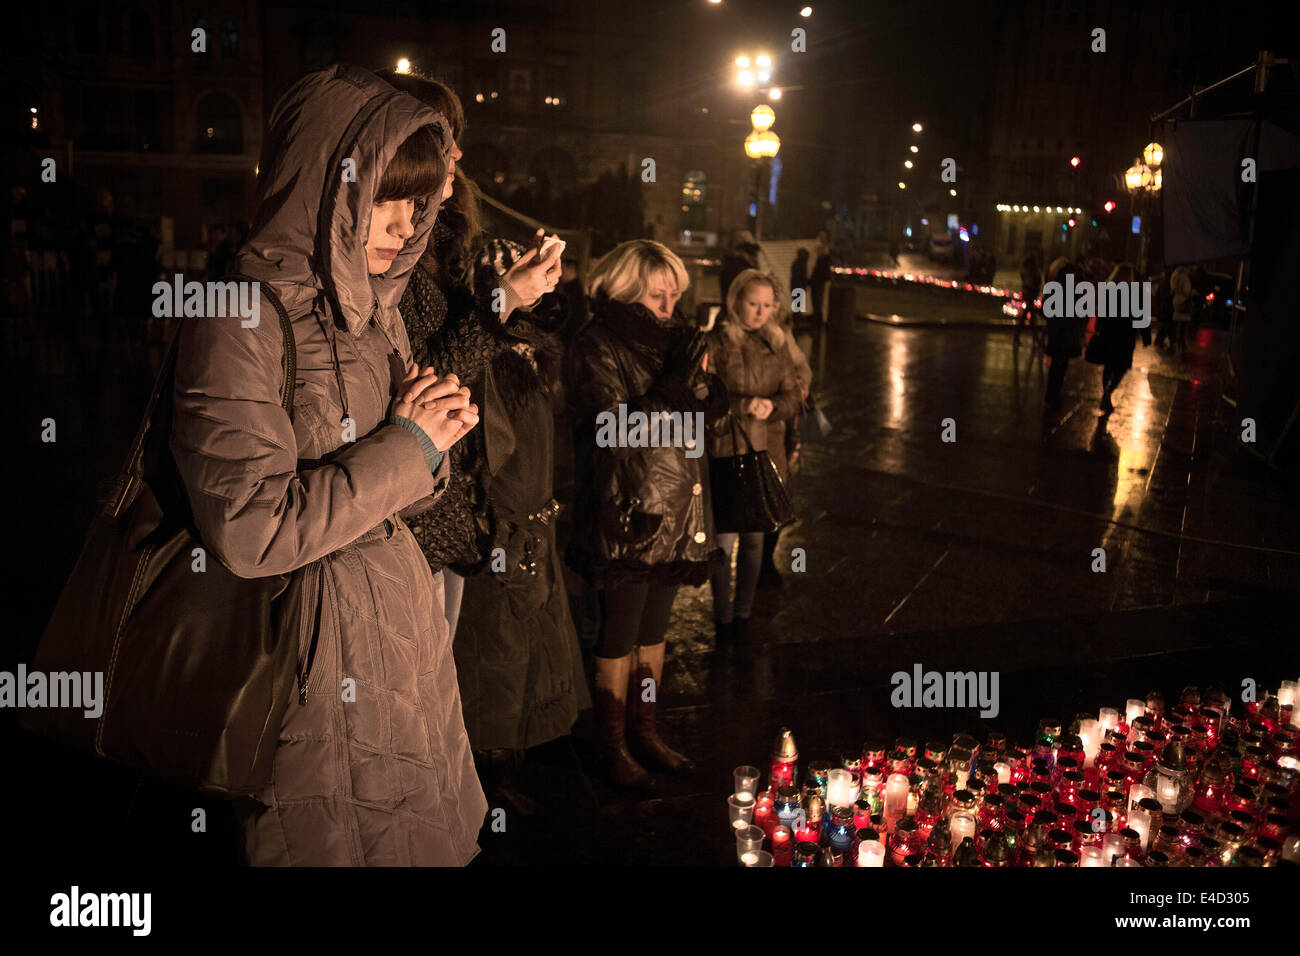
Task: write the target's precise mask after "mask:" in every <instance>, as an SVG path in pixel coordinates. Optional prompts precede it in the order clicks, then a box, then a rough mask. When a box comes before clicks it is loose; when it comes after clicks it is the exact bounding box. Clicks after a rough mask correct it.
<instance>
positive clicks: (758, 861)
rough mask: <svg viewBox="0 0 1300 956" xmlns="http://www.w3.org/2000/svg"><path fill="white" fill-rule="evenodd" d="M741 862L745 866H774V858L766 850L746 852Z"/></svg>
mask: <svg viewBox="0 0 1300 956" xmlns="http://www.w3.org/2000/svg"><path fill="white" fill-rule="evenodd" d="M740 862H741V863H743V864H744V865H745V866H774V865H775V863H774V858H773V856H772V854H771V853H768V852H767V851H766V850H758V851H756V852H753V853H746V854H745V855H744V856H742V857H741V858H740Z"/></svg>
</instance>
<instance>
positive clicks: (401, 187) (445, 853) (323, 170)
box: [171, 66, 487, 866]
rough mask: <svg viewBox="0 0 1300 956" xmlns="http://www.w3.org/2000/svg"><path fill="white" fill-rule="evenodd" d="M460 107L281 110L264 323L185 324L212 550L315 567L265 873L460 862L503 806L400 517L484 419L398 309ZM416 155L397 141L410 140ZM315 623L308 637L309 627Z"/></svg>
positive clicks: (180, 396)
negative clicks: (474, 742)
mask: <svg viewBox="0 0 1300 956" xmlns="http://www.w3.org/2000/svg"><path fill="white" fill-rule="evenodd" d="M445 128H446V121H445V119H444V117H443V116H442V115H441V114H439V113H436V112H434V111H433V110H431V109H429V108H428V107H426V106H424V105H423V104H421V103H420V102H419V101H417V100H416V99H414V98H413V97H411V96H408V95H407V94H405V93H399V92H398V91H396V90H394V89H393V88H392V87H390V86H389V85H388V84H386V83H384V82H383V81H381V80H379V79H378V78H377V77H375V76H374V75H373V74H371V73H369V72H367V71H364V70H361V69H359V68H355V67H347V66H337V67H332V68H329V69H326V70H322V71H320V72H318V73H313V74H310V75H308V76H307V77H305V78H303V79H302V80H300V81H299V82H298V83H296V84H294V86H292V87H291V88H290V89H289V91H288V92H287V93H285V95H284V96H283V97H282V98H281V99H280V101H279V103H277V104H276V107H275V109H274V111H273V112H272V115H271V126H270V130H269V132H268V135H267V140H266V144H265V147H264V149H263V152H262V159H261V166H260V175H259V181H258V202H259V205H258V212H257V219H256V222H255V224H254V226H253V229H252V234H251V236H250V238H249V241H248V242H247V243H246V244H245V245H244V247H243V248H242V249H241V250H240V252H239V254H238V257H237V261H236V267H237V270H238V271H239V272H241V273H243V274H245V275H247V276H249V277H250V278H252V279H254V280H257V281H258V282H259V283H260V284H261V286H262V288H263V289H265V288H268V287H269V288H270V289H272V290H274V292H275V293H276V294H277V295H278V296H279V298H280V299H281V300H282V302H283V303H284V306H285V308H286V310H287V312H288V314H289V318H290V322H291V326H292V331H293V335H294V339H295V343H296V345H295V347H296V352H297V376H296V391H295V393H294V407H293V415H292V417H290V416H289V415H288V414H286V413H285V411H284V410H283V409H282V408H281V407H280V403H279V395H280V387H281V381H282V376H283V368H282V362H283V360H284V355H283V352H284V347H283V342H282V338H281V331H280V327H279V323H278V322H277V321H276V320H275V312H274V311H272V307H271V305H270V303H269V302H268V301H267V300H266V299H265V298H264V297H263V298H262V299H261V306H260V308H261V318H260V321H259V322H258V323H257V324H256V325H253V326H251V327H247V328H246V327H244V325H243V323H242V321H241V320H240V319H239V318H238V317H236V318H231V319H222V318H211V317H209V318H202V319H198V320H194V321H187V322H186V323H185V324H184V326H183V327H182V330H181V345H180V355H179V359H178V362H177V367H176V392H175V398H176V410H175V417H174V424H173V430H172V437H171V447H172V452H173V454H174V456H175V458H176V462H177V465H178V467H179V470H180V474H181V476H182V478H183V480H184V483H185V487H186V490H187V492H188V496H189V499H190V502H191V505H192V508H193V513H194V518H195V522H196V525H197V528H198V530H199V532H200V534H201V536H202V538H203V541H204V543H205V545H206V546H207V547H208V549H209V550H210V551H211V552H212V553H213V554H214V555H215V556H216V557H217V558H218V559H220V560H221V562H222V563H223V564H225V565H226V566H227V567H229V568H230V570H231V571H233V572H234V573H235V574H238V575H240V576H242V577H250V578H251V577H260V576H266V575H273V574H281V573H285V572H298V573H296V574H294V577H293V583H292V585H291V587H290V589H289V591H288V592H287V595H286V599H287V600H291V601H294V602H296V604H297V606H298V607H297V619H299V620H302V621H304V622H306V625H305V626H304V633H303V634H301V635H299V636H298V641H299V643H300V646H301V652H300V659H301V660H302V661H303V662H304V663H303V664H302V665H301V670H300V678H299V691H298V694H297V695H296V700H295V701H294V702H293V703H292V704H290V706H289V710H288V713H287V714H286V716H285V718H284V722H283V724H282V726H281V730H280V739H279V744H278V746H277V748H276V751H275V757H274V768H273V777H272V782H271V784H270V785H269V786H268V787H267V788H266V790H265V791H264V792H262V793H259V794H258V795H257V799H256V800H254V801H249V803H248V805H245V806H242V807H241V808H240V816H241V821H242V823H243V829H244V852H245V856H246V858H247V860H248V862H249V863H251V864H254V865H309V866H331V865H341V866H347V865H388V866H393V865H453V866H455V865H463V864H465V863H468V862H469V861H470V860H471V859H473V857H474V856H475V855H476V854H477V853H478V846H477V844H476V837H477V835H478V832H479V829H480V827H481V825H482V822H483V817H484V815H485V814H486V812H487V803H486V801H485V800H484V799H483V792H482V789H481V788H480V786H479V783H478V779H477V777H476V776H475V773H474V764H473V760H472V759H471V756H470V748H469V741H468V740H467V738H466V735H465V725H464V723H463V721H462V719H461V710H460V695H459V693H458V690H457V684H456V670H455V665H454V663H453V659H452V650H451V642H450V640H449V637H448V633H447V625H446V621H445V619H444V618H443V617H442V607H441V599H440V598H439V597H437V596H436V595H437V593H438V589H436V588H435V583H434V579H433V576H432V574H431V573H430V571H429V565H428V563H427V562H426V561H425V560H424V556H423V554H421V553H420V548H419V546H418V545H417V544H416V542H415V538H414V537H413V536H412V535H411V532H410V531H409V530H408V529H407V527H406V524H405V522H404V521H403V517H404V516H405V515H409V514H414V513H417V512H418V511H420V510H423V509H425V508H428V507H429V506H430V505H431V504H432V502H433V498H434V497H435V496H437V495H438V494H441V492H442V490H443V489H444V488H445V487H446V485H447V474H448V462H447V457H448V456H447V455H446V454H444V453H445V452H446V451H447V450H448V449H449V448H450V447H451V446H452V445H453V444H454V443H455V442H456V441H457V440H459V438H460V437H462V436H463V435H464V434H465V433H466V432H467V431H468V430H469V429H470V428H471V427H473V425H474V424H475V423H476V422H477V420H478V419H477V414H476V411H477V410H476V409H475V408H474V406H472V405H471V404H470V403H469V399H468V393H467V392H466V390H464V389H462V388H460V387H459V382H458V381H457V380H456V379H455V377H454V376H452V375H447V376H445V377H444V378H443V379H442V380H437V379H436V378H435V377H434V375H433V374H432V372H431V370H425V372H424V373H421V374H419V375H418V377H417V376H416V374H415V371H416V370H415V369H414V367H413V366H412V365H410V364H409V358H410V346H409V344H408V342H407V336H406V331H405V329H404V328H403V325H402V319H401V316H400V315H399V314H398V310H397V303H398V301H399V300H400V298H401V295H402V291H403V289H404V288H405V286H406V280H407V277H408V276H409V274H410V271H411V269H412V268H413V267H414V266H415V264H416V261H417V260H418V259H419V258H420V255H421V254H422V253H423V251H424V247H425V243H426V241H427V239H428V235H429V230H430V228H431V227H432V225H433V220H434V216H435V215H436V214H437V210H438V201H439V190H440V189H441V187H442V183H443V181H444V178H445V176H446V173H447V165H446V163H447V159H446V151H447V149H448V148H449V145H450V144H449V139H450V138H449V137H448V136H447V135H446V133H445ZM399 147H400V148H399ZM307 632H310V633H307Z"/></svg>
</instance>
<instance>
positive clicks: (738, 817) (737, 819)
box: [727, 791, 754, 827]
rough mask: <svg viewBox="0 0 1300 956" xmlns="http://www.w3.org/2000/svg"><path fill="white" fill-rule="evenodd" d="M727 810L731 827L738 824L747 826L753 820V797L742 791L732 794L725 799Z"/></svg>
mask: <svg viewBox="0 0 1300 956" xmlns="http://www.w3.org/2000/svg"><path fill="white" fill-rule="evenodd" d="M727 810H728V812H729V813H730V815H731V825H732V826H733V827H735V826H736V824H738V823H743V824H744V825H745V826H749V824H750V823H752V822H753V820H754V795H753V794H752V793H748V792H744V791H742V792H741V793H733V794H732V795H731V796H729V797H727Z"/></svg>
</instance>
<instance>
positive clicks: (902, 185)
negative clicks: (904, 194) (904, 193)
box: [898, 183, 907, 189]
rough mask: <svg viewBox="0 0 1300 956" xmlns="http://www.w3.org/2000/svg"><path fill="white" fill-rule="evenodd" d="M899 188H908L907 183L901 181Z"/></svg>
mask: <svg viewBox="0 0 1300 956" xmlns="http://www.w3.org/2000/svg"><path fill="white" fill-rule="evenodd" d="M898 188H899V189H906V188H907V183H899V184H898Z"/></svg>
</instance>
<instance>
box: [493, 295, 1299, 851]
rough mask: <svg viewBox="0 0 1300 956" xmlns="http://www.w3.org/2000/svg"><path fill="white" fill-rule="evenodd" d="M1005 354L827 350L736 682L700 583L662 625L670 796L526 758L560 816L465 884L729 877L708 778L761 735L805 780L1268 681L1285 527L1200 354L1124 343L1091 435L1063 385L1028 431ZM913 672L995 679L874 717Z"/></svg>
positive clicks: (1082, 394) (1016, 355)
mask: <svg viewBox="0 0 1300 956" xmlns="http://www.w3.org/2000/svg"><path fill="white" fill-rule="evenodd" d="M913 311H915V312H917V313H918V314H924V307H923V306H921V305H918V306H917V308H916V309H914V310H913ZM1022 343H1023V344H1022V345H1021V346H1019V347H1017V346H1015V345H1014V344H1013V340H1012V336H1011V334H1010V332H1009V331H1006V330H992V331H986V330H979V329H945V328H935V327H914V328H908V327H903V328H900V327H891V326H886V325H882V324H879V323H874V322H868V321H862V320H859V321H857V322H855V323H854V324H853V325H852V327H851V328H848V329H845V330H843V331H839V332H836V333H832V334H830V335H828V337H827V340H826V343H825V348H824V356H823V359H824V373H823V374H822V375H821V376H820V377H819V381H818V383H817V385H816V391H817V395H818V398H819V402H820V403H821V405H822V407H823V409H824V410H825V412H826V414H827V416H828V417H829V418H830V419H831V421H832V422H833V424H834V431H833V432H832V434H831V435H830V436H829V437H828V439H826V440H825V441H823V442H819V443H816V444H810V445H807V446H805V449H804V454H803V461H802V462H801V464H800V467H799V469H798V472H797V474H796V477H795V479H794V482H793V487H794V491H795V494H796V499H797V505H798V509H799V512H800V515H801V520H800V521H799V523H798V524H797V525H795V526H793V527H792V528H790V529H788V530H787V531H786V532H785V533H784V535H783V536H782V539H781V544H782V552H784V553H786V554H787V555H788V553H789V550H790V549H793V548H802V549H804V552H805V554H806V557H807V570H806V571H804V572H803V573H787V574H786V575H785V583H784V586H783V587H782V588H781V589H780V590H777V591H766V592H760V594H759V602H758V605H757V607H756V609H755V614H754V619H753V632H754V642H755V646H754V648H753V649H752V652H751V653H750V654H748V655H746V656H745V657H744V658H737V656H736V655H734V654H728V653H721V652H718V651H717V650H715V648H714V646H713V634H712V623H711V621H712V602H711V597H710V594H709V589H708V587H707V586H706V587H702V588H697V589H687V590H684V591H683V592H681V593H680V595H679V597H678V601H677V605H676V607H675V613H674V621H673V625H672V629H671V631H670V634H669V650H668V665H667V669H666V675H665V680H664V684H665V686H664V688H663V692H662V695H661V698H660V700H661V710H662V712H663V714H664V716H663V718H662V719H663V721H664V725H665V734H666V736H668V737H669V738H670V739H671V740H672V741H674V742H675V743H677V744H678V745H680V746H681V748H682V749H683V750H685V751H687V752H688V753H690V754H691V755H692V756H694V757H695V758H696V759H697V761H698V762H699V765H700V767H699V770H698V772H697V773H696V774H694V775H693V776H692V777H690V778H686V779H678V780H671V779H669V778H664V777H661V778H660V780H661V784H662V788H663V793H662V794H661V795H660V796H658V797H656V798H653V799H636V798H633V797H630V796H628V795H625V794H621V793H618V792H616V791H614V790H612V789H610V788H609V787H607V786H606V785H605V784H604V783H603V781H602V780H601V779H600V778H599V776H596V775H592V776H583V777H581V778H578V775H577V774H576V773H575V772H573V771H571V770H568V769H567V768H569V767H572V766H573V765H574V764H575V762H576V763H580V764H583V765H586V766H590V765H591V762H592V760H591V753H590V748H589V746H588V745H587V743H586V735H587V734H589V732H590V731H589V728H587V727H582V726H580V727H579V729H578V731H577V733H576V734H575V738H574V740H573V741H572V747H570V746H569V745H568V744H557V745H554V746H553V747H552V748H550V750H549V751H548V752H546V753H542V754H537V755H534V756H533V758H532V762H533V767H532V768H531V770H530V773H531V783H532V787H533V789H534V790H538V791H541V792H548V791H549V792H552V793H555V794H557V795H559V794H563V796H562V797H561V798H560V799H559V800H558V801H556V802H554V803H551V804H550V805H549V806H548V807H546V808H545V809H543V810H542V811H540V812H539V814H538V815H537V816H536V817H535V818H533V819H527V818H523V819H521V818H519V817H518V816H517V815H513V814H512V813H511V811H510V810H507V819H508V820H514V821H515V822H516V823H517V824H518V825H517V826H516V828H515V830H514V831H513V835H512V831H511V830H510V826H509V824H507V831H506V832H505V833H497V834H493V833H489V832H485V834H484V837H483V839H482V841H481V842H482V845H483V847H484V859H483V862H484V863H491V862H495V863H528V862H532V861H535V860H542V859H549V860H560V859H563V860H567V861H571V862H593V863H606V864H613V865H618V864H626V863H646V864H696V865H699V864H709V865H712V864H717V865H734V863H735V858H734V852H732V849H731V845H730V843H729V838H728V835H727V830H726V815H725V814H726V803H725V801H726V796H727V794H728V791H729V784H730V780H731V775H730V774H731V769H732V768H733V767H734V766H736V765H739V764H743V763H752V764H756V765H759V766H763V767H764V769H765V764H766V759H767V752H768V748H769V747H770V745H771V742H772V738H773V737H774V736H775V734H776V732H777V730H778V729H779V727H781V726H782V725H786V726H789V727H791V728H793V730H794V732H795V736H796V739H797V740H798V741H799V744H800V749H801V752H802V753H803V755H804V758H805V759H808V758H815V757H824V758H833V757H835V756H837V755H838V754H839V753H841V752H844V751H848V750H853V749H856V748H860V746H861V744H862V742H863V740H864V739H865V738H867V737H868V736H877V735H878V736H884V737H886V738H888V739H893V737H895V736H898V735H907V736H910V737H913V738H914V739H917V740H918V741H924V740H928V739H936V740H940V741H947V740H948V739H950V738H951V735H952V734H953V733H954V732H956V731H959V730H962V729H966V728H970V729H972V730H973V731H974V732H975V733H976V734H977V735H978V736H979V737H980V738H981V739H983V737H984V736H985V734H986V733H987V731H988V730H989V729H994V728H996V729H1000V730H1002V731H1004V732H1006V733H1007V734H1009V735H1010V736H1011V737H1012V738H1013V739H1014V738H1016V737H1023V736H1027V735H1029V734H1030V733H1031V732H1032V731H1033V729H1034V727H1035V725H1036V720H1037V718H1039V717H1041V716H1047V715H1057V716H1059V717H1061V718H1063V719H1065V720H1067V721H1068V720H1069V719H1070V718H1071V717H1072V716H1073V715H1074V714H1076V713H1079V712H1088V713H1089V714H1090V715H1091V716H1094V717H1095V716H1096V711H1097V709H1098V708H1099V707H1101V706H1117V707H1118V706H1122V705H1123V701H1124V700H1125V699H1127V698H1128V697H1133V696H1142V695H1145V693H1146V692H1147V691H1148V690H1150V689H1152V688H1160V689H1161V690H1162V691H1163V692H1164V693H1165V695H1166V696H1167V697H1172V696H1176V694H1177V693H1178V692H1179V691H1180V690H1181V689H1182V687H1183V686H1185V685H1186V684H1189V683H1194V684H1198V685H1201V686H1207V685H1209V684H1212V683H1219V684H1221V685H1223V686H1224V687H1226V688H1228V689H1229V691H1230V692H1231V691H1233V690H1234V689H1238V690H1239V688H1240V681H1241V680H1242V679H1243V678H1245V677H1254V678H1255V679H1256V680H1259V681H1261V682H1263V683H1265V684H1267V685H1269V686H1275V685H1276V683H1277V681H1278V680H1280V679H1284V678H1291V679H1294V675H1295V674H1297V673H1300V654H1298V653H1297V650H1296V646H1295V641H1294V634H1295V621H1296V611H1297V609H1298V607H1300V593H1298V592H1300V554H1297V552H1298V551H1300V507H1297V498H1296V495H1295V490H1294V488H1290V489H1288V488H1286V487H1285V486H1284V485H1283V483H1281V482H1280V481H1279V479H1278V478H1277V476H1275V475H1272V474H1269V473H1268V472H1267V471H1266V470H1264V469H1263V467H1262V466H1261V465H1259V464H1258V463H1257V462H1256V461H1255V460H1254V459H1253V458H1251V457H1250V456H1249V455H1246V454H1244V453H1242V452H1240V451H1238V450H1237V449H1236V447H1235V446H1234V443H1233V442H1232V440H1231V437H1230V435H1229V434H1228V433H1227V431H1225V426H1226V424H1227V421H1226V419H1228V418H1229V415H1228V412H1229V411H1230V410H1229V409H1227V408H1226V406H1220V404H1219V400H1218V398H1217V392H1216V389H1215V387H1214V383H1215V381H1216V380H1217V377H1218V375H1219V374H1220V369H1221V363H1222V358H1223V351H1222V350H1223V341H1222V334H1221V333H1216V332H1212V331H1209V330H1206V331H1203V332H1202V333H1201V334H1200V335H1199V337H1198V339H1197V342H1196V345H1195V347H1194V348H1193V349H1192V350H1191V351H1190V352H1189V354H1188V356H1187V357H1186V358H1185V359H1180V358H1177V357H1173V356H1170V355H1168V354H1166V353H1164V352H1161V351H1159V350H1156V349H1150V348H1143V347H1142V346H1141V345H1139V346H1138V349H1137V352H1136V354H1135V356H1134V368H1133V370H1132V371H1131V372H1130V373H1129V374H1128V376H1127V377H1126V378H1125V380H1124V382H1123V383H1122V385H1121V387H1120V389H1119V390H1118V391H1117V392H1116V394H1115V397H1114V401H1115V405H1116V411H1115V412H1114V413H1113V414H1111V415H1109V416H1102V415H1101V413H1100V412H1099V410H1098V408H1097V403H1098V400H1099V398H1100V394H1101V390H1100V370H1099V368H1098V367H1097V366H1093V365H1089V364H1087V363H1085V362H1083V361H1082V360H1077V361H1075V362H1072V363H1071V367H1070V370H1069V374H1068V376H1067V379H1066V385H1065V401H1064V402H1063V404H1062V406H1061V407H1060V409H1058V410H1055V411H1051V412H1045V410H1044V407H1043V402H1042V396H1043V391H1044V388H1045V374H1046V361H1045V359H1043V357H1042V356H1041V355H1038V356H1036V355H1034V354H1033V353H1032V349H1031V348H1030V347H1029V345H1028V338H1027V337H1025V338H1024V339H1022ZM825 356H830V357H831V358H830V360H829V361H825ZM945 418H952V419H953V424H954V425H955V429H956V441H955V442H951V443H945V442H943V441H942V440H941V427H942V426H941V422H942V420H943V419H945ZM1221 419H1224V420H1223V421H1221ZM1096 548H1103V549H1104V550H1105V557H1106V564H1105V568H1106V570H1105V572H1104V573H1103V572H1098V571H1094V570H1093V565H1094V562H1095V558H1094V554H1093V552H1094V549H1096ZM787 567H788V564H787ZM917 663H919V664H922V665H923V666H924V667H925V669H927V670H930V669H935V670H958V669H960V670H977V671H998V672H999V674H1000V678H1001V679H1000V697H1001V701H1000V705H1001V706H1000V713H999V714H998V716H997V717H996V718H993V719H989V720H984V719H981V718H980V717H979V716H978V713H977V711H975V710H946V711H945V710H896V709H894V708H893V707H891V705H890V691H891V685H890V675H891V674H892V673H893V672H895V671H897V670H904V671H909V672H910V671H911V669H912V666H913V665H914V664H917ZM525 779H526V780H527V779H529V778H528V775H526V777H525ZM566 786H567V789H566Z"/></svg>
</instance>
